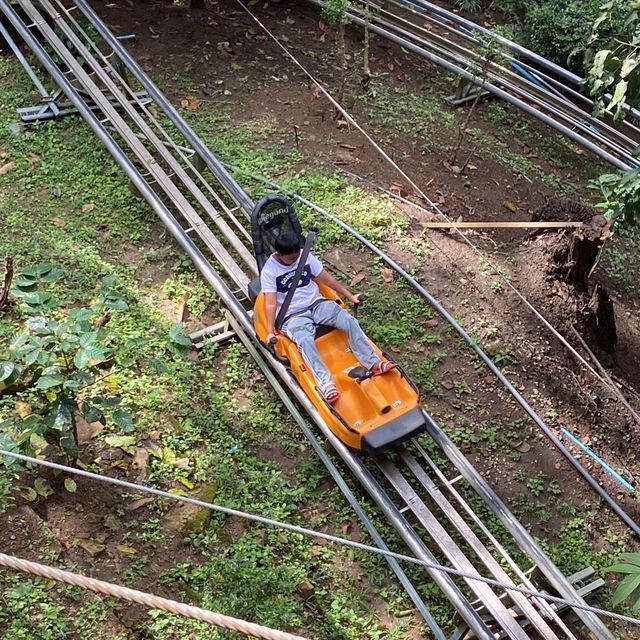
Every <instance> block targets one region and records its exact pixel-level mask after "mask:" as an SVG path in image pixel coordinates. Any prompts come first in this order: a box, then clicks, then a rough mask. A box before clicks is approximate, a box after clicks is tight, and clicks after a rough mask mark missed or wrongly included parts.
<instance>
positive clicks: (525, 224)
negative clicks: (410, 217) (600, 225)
mask: <svg viewBox="0 0 640 640" xmlns="http://www.w3.org/2000/svg"><path fill="white" fill-rule="evenodd" d="M420 224H421V225H422V226H423V227H425V228H426V229H563V228H565V227H582V226H583V225H584V223H583V222H530V221H527V220H522V221H520V220H519V221H517V222H453V221H452V222H421V223H420Z"/></svg>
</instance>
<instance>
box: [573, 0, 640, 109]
mask: <svg viewBox="0 0 640 640" xmlns="http://www.w3.org/2000/svg"><path fill="white" fill-rule="evenodd" d="M639 46H640V2H638V1H637V0H633V1H631V2H622V1H621V0H610V1H609V2H606V3H605V4H604V5H602V7H601V11H600V15H599V16H598V18H597V19H596V20H595V22H594V24H593V28H592V31H591V37H590V38H589V47H588V49H587V51H586V53H585V64H586V65H587V67H588V69H589V73H588V75H587V84H588V86H589V89H590V91H591V95H592V96H593V97H594V99H595V103H596V112H597V113H599V114H602V113H604V112H605V111H607V112H612V113H614V116H615V117H616V118H621V117H622V116H623V115H624V105H625V102H629V103H630V104H637V103H638V101H639V100H640V54H639V53H638V47H639Z"/></svg>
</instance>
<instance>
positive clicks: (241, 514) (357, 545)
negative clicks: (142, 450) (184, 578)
mask: <svg viewBox="0 0 640 640" xmlns="http://www.w3.org/2000/svg"><path fill="white" fill-rule="evenodd" d="M0 456H7V457H9V458H13V459H15V460H21V461H23V462H29V463H32V464H37V465H40V466H43V467H48V468H50V469H56V470H57V471H62V472H64V473H68V474H71V475H77V476H82V477H85V478H90V479H91V480H97V481H98V482H105V483H107V484H113V485H117V486H120V487H124V488H126V489H130V490H132V491H139V492H141V493H149V494H151V495H155V496H159V497H161V498H168V499H169V500H175V501H177V502H184V503H186V504H192V505H195V506H197V507H201V508H203V509H210V510H212V511H218V512H219V513H224V514H226V515H229V516H236V517H238V518H243V519H245V520H249V521H251V522H259V523H261V524H265V525H269V526H273V527H278V528H280V529H285V530H287V531H291V532H292V533H298V534H300V535H304V536H309V537H312V538H321V539H323V540H327V541H328V542H333V543H335V544H339V545H343V546H345V547H351V548H353V549H358V550H360V551H367V552H369V553H375V554H377V555H380V556H389V557H391V558H395V559H396V560H402V561H404V562H410V563H412V564H416V565H420V566H423V567H425V568H427V569H433V570H436V571H442V572H443V573H448V574H450V575H453V576H458V577H460V578H465V579H467V580H476V581H477V582H484V583H485V584H488V585H490V586H493V587H499V588H500V589H504V590H506V591H514V592H517V593H521V594H523V595H525V596H529V597H531V598H542V599H544V600H548V601H549V602H553V603H556V604H562V605H564V606H567V607H570V608H572V609H580V610H582V611H589V612H591V613H594V614H596V615H601V616H606V617H609V618H613V619H614V620H620V621H622V622H628V623H630V624H634V625H637V626H640V618H632V617H630V616H625V615H622V614H619V613H615V612H613V611H607V610H605V609H599V608H598V607H592V606H590V605H588V604H580V603H576V602H570V601H569V600H565V599H564V598H558V597H556V596H552V595H550V594H547V593H541V592H536V591H531V590H530V589H525V588H523V587H518V586H515V585H513V584H507V583H503V582H500V581H499V580H494V579H493V578H485V577H483V576H478V575H476V574H472V573H466V572H465V571H460V570H458V569H454V568H452V567H445V566H443V565H440V564H434V563H430V562H426V561H424V560H420V559H418V558H413V557H411V556H407V555H404V554H402V553H397V552H395V551H390V550H388V549H380V548H378V547H372V546H370V545H367V544H363V543H361V542H355V541H353V540H348V539H347V538H340V537H339V536H334V535H331V534H329V533H324V532H322V531H314V530H313V529H307V528H306V527H299V526H297V525H294V524H289V523H287V522H281V521H278V520H273V519H271V518H265V517H264V516H260V515H257V514H254V513H248V512H246V511H239V510H238V509H230V508H229V507H223V506H221V505H217V504H214V503H211V502H204V501H203V500H197V499H196V498H189V497H188V496H180V495H176V494H174V493H169V492H168V491H162V490H160V489H154V488H153V487H148V486H146V485H142V484H135V483H133V482H128V481H127V480H120V479H118V478H111V477H109V476H103V475H100V474H98V473H92V472H91V471H85V470H84V469H74V468H72V467H68V466H65V465H62V464H58V463H56V462H49V461H48V460H40V459H38V458H32V457H30V456H25V455H22V454H21V453H15V452H13V451H6V450H3V449H0Z"/></svg>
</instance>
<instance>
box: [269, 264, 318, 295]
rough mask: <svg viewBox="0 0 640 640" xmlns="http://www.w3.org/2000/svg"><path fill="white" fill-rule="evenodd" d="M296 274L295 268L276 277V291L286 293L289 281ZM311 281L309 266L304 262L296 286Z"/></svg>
mask: <svg viewBox="0 0 640 640" xmlns="http://www.w3.org/2000/svg"><path fill="white" fill-rule="evenodd" d="M295 275H296V272H295V269H294V270H293V271H288V272H287V273H283V274H282V275H281V276H277V277H276V288H277V290H278V293H287V291H289V289H290V288H291V283H292V282H293V277H294V276H295ZM310 282H311V267H310V266H309V265H308V264H306V265H305V266H304V269H303V271H302V275H301V276H300V282H299V284H298V287H306V286H307V285H308V284H309V283H310Z"/></svg>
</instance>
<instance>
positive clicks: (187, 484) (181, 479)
mask: <svg viewBox="0 0 640 640" xmlns="http://www.w3.org/2000/svg"><path fill="white" fill-rule="evenodd" d="M176 479H177V480H178V482H179V483H180V484H182V485H184V486H185V487H187V489H189V491H193V489H195V485H194V484H193V482H191V480H189V479H188V478H185V477H184V476H178V477H177V478H176Z"/></svg>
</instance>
